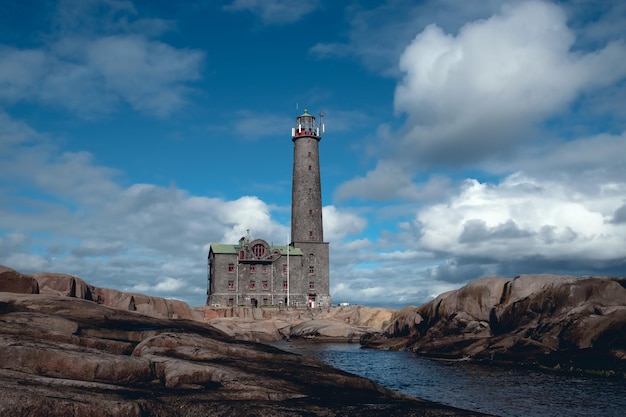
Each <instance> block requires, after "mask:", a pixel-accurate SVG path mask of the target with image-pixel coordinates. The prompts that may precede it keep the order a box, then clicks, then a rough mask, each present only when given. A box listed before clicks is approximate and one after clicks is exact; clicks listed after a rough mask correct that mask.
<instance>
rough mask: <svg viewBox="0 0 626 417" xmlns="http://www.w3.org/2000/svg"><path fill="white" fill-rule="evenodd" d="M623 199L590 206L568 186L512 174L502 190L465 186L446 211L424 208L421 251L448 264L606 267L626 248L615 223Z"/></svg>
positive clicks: (599, 199) (602, 199) (624, 234)
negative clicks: (545, 262)
mask: <svg viewBox="0 0 626 417" xmlns="http://www.w3.org/2000/svg"><path fill="white" fill-rule="evenodd" d="M622 200H623V196H622V195H620V194H604V195H599V196H596V197H595V198H593V199H588V198H586V196H584V195H582V194H581V193H579V192H577V191H576V190H575V189H572V188H571V187H568V186H567V185H564V184H561V183H554V182H549V181H545V180H544V181H537V180H535V179H533V178H529V177H525V176H523V175H520V174H514V175H511V176H509V177H507V178H506V179H504V180H503V181H501V182H500V183H499V184H497V185H494V184H488V183H480V182H478V181H476V180H468V181H467V182H466V183H465V184H464V186H463V188H462V189H461V190H460V192H459V194H458V195H456V196H455V197H454V198H452V199H451V200H450V201H449V202H448V203H447V204H434V205H431V206H429V207H426V208H424V209H423V210H421V211H420V212H419V213H418V215H417V217H416V220H415V221H416V222H417V223H419V225H420V228H421V233H422V234H421V237H420V245H421V247H422V248H424V249H427V250H432V251H434V252H437V253H439V254H448V256H450V257H459V258H463V257H464V258H474V259H480V260H481V262H482V263H485V264H488V263H507V262H519V261H521V260H524V259H528V258H533V257H538V258H539V257H542V258H546V259H552V260H555V261H557V262H558V261H559V260H569V259H578V260H580V261H584V260H586V261H589V262H592V263H594V264H595V265H599V264H601V263H602V262H605V263H606V264H607V265H608V264H609V263H611V262H612V261H614V260H619V259H621V258H622V257H623V247H624V245H625V244H626V231H624V230H623V229H621V228H619V227H616V226H615V225H613V224H611V223H610V220H611V219H612V218H613V213H614V212H615V211H616V210H617V209H618V208H619V207H621V205H622V204H623V203H622ZM521 272H522V271H520V272H519V273H521Z"/></svg>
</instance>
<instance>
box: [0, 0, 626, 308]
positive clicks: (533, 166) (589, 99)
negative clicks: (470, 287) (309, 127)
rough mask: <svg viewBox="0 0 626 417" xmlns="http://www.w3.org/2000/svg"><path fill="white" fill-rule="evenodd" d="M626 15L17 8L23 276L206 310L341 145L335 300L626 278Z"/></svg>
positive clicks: (8, 154) (12, 33) (391, 6)
mask: <svg viewBox="0 0 626 417" xmlns="http://www.w3.org/2000/svg"><path fill="white" fill-rule="evenodd" d="M625 27H626V5H625V4H624V3H623V2H621V1H603V2H596V1H591V0H589V1H586V0H575V1H574V0H573V1H562V2H548V1H496V0H493V1H482V2H456V1H452V0H440V1H422V2H419V1H404V0H388V1H386V2H385V1H378V2H369V1H345V2H336V1H324V0H312V1H307V2H293V1H285V0H265V1H261V0H234V1H224V2H219V1H206V0H205V1H187V2H169V1H154V0H151V1H147V0H137V1H125V0H62V1H52V0H49V1H45V0H41V1H27V2H24V1H16V0H14V1H11V0H9V1H7V2H4V11H3V14H2V16H0V264H3V265H6V266H9V267H11V268H13V269H16V270H18V271H20V272H24V273H31V272H39V271H52V272H65V273H70V274H74V275H76V276H79V277H81V278H83V279H85V280H86V281H88V282H89V283H91V284H93V285H98V286H103V287H112V288H117V289H120V290H124V291H134V292H142V293H147V294H153V295H157V296H163V297H173V298H179V299H183V300H185V301H187V302H188V303H190V304H191V305H200V304H203V303H204V302H205V299H206V255H207V251H208V247H209V244H210V242H224V243H226V242H236V241H237V240H238V238H239V237H241V236H243V235H244V234H246V230H248V229H249V230H250V235H251V237H252V238H264V239H266V240H268V241H270V242H272V243H275V244H285V243H286V241H287V239H288V235H289V230H288V228H289V222H290V219H289V216H290V197H291V168H292V166H291V164H292V152H293V144H292V141H291V137H290V132H291V127H292V124H293V120H294V117H295V116H296V115H298V114H299V113H301V112H302V110H303V109H305V108H307V109H309V111H310V112H311V113H314V114H318V113H319V112H320V111H324V112H325V113H326V117H325V123H326V127H327V129H326V134H325V136H324V138H323V140H322V141H321V143H320V158H321V170H322V191H323V204H324V231H325V239H326V240H328V241H329V242H330V244H331V246H330V248H331V293H332V295H333V297H334V300H335V301H336V302H339V301H350V302H353V303H360V304H366V305H382V306H390V307H401V306H405V305H418V304H421V303H423V302H425V301H427V300H429V299H431V298H432V297H434V296H435V295H437V294H439V293H441V292H443V291H447V290H451V289H454V288H458V287H460V286H462V285H463V284H465V283H466V282H468V281H470V280H473V279H476V278H478V277H480V276H484V275H492V274H497V275H502V276H506V277H512V276H515V275H519V274H524V273H559V274H575V275H624V271H625V270H626V164H625V162H624V155H626V133H625V128H626V126H625V125H626V101H625V100H624V97H626V43H625V36H626V31H625V30H624V28H625Z"/></svg>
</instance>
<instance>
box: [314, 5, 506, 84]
mask: <svg viewBox="0 0 626 417" xmlns="http://www.w3.org/2000/svg"><path fill="white" fill-rule="evenodd" d="M500 3H501V2H500V1H499V0H496V1H482V2H458V1H454V0H426V1H420V2H415V1H411V0H399V1H398V0H396V1H384V2H376V3H372V4H373V6H370V7H367V6H366V5H364V4H359V5H355V4H353V5H351V6H350V7H348V8H346V10H345V14H346V18H347V20H348V22H349V28H350V29H349V31H348V33H347V34H346V37H347V39H346V40H345V42H339V41H333V42H319V43H317V44H315V45H314V46H313V47H312V48H311V49H310V54H311V55H312V56H314V57H316V58H318V59H331V58H356V59H357V60H359V61H360V62H361V63H362V64H363V65H365V67H367V68H369V69H370V70H372V71H375V72H379V73H382V74H384V75H387V76H397V75H398V68H397V63H398V58H399V57H400V55H401V54H402V52H403V50H404V48H405V47H406V45H407V44H408V43H409V42H410V41H411V39H413V38H414V37H415V33H416V28H422V27H424V26H426V25H428V24H430V23H433V22H436V23H437V24H438V26H439V27H442V28H443V29H444V30H446V31H450V32H456V31H457V30H458V28H459V27H460V26H461V25H462V24H464V23H465V22H467V21H468V20H475V19H481V18H485V17H488V16H489V15H490V14H491V13H492V12H493V11H495V10H497V9H498V7H499V5H500Z"/></svg>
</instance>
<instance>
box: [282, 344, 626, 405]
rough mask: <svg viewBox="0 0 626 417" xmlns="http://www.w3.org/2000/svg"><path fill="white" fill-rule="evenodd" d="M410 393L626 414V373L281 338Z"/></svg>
mask: <svg viewBox="0 0 626 417" xmlns="http://www.w3.org/2000/svg"><path fill="white" fill-rule="evenodd" d="M274 345H275V346H277V347H279V348H281V349H284V350H287V351H290V352H293V353H298V354H301V355H304V356H309V357H314V358H317V359H320V360H321V361H323V362H325V363H327V364H329V365H332V366H334V367H336V368H339V369H342V370H344V371H347V372H350V373H353V374H356V375H360V376H363V377H366V378H369V379H371V380H373V381H376V382H378V383H379V384H381V385H383V386H385V387H387V388H391V389H393V390H396V391H400V392H403V393H405V394H408V395H411V396H413V397H417V398H421V399H425V400H430V401H435V402H438V403H441V404H446V405H450V406H453V407H458V408H462V409H466V410H472V411H479V412H483V413H487V414H491V415H494V416H502V417H529V416H537V417H558V416H568V417H576V416H589V417H592V416H593V417H599V416H606V417H626V379H623V378H610V377H601V376H590V375H571V374H564V373H556V372H550V371H540V370H536V369H529V368H524V367H514V366H501V365H498V366H496V365H487V364H477V363H472V362H467V361H440V360H433V359H427V358H423V357H420V356H418V355H416V354H414V353H411V352H397V351H379V350H370V349H362V348H361V346H360V345H359V344H357V343H310V342H280V343H276V344H274Z"/></svg>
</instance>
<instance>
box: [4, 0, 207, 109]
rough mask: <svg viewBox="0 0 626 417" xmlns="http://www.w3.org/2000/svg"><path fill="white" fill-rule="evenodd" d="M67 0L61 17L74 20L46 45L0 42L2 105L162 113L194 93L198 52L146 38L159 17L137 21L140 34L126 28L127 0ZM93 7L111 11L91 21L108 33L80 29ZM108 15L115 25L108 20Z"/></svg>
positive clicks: (131, 11)
mask: <svg viewBox="0 0 626 417" xmlns="http://www.w3.org/2000/svg"><path fill="white" fill-rule="evenodd" d="M69 3H72V4H73V5H74V6H77V7H75V8H72V7H71V4H69ZM69 3H68V2H65V3H64V4H61V5H60V10H62V11H63V10H64V11H65V12H63V13H61V11H60V12H59V13H60V15H62V16H61V17H60V21H62V22H66V23H67V22H70V21H71V22H72V24H69V25H67V24H61V25H60V27H61V28H62V30H59V31H58V33H55V34H54V36H51V38H52V40H51V41H49V42H48V43H47V44H46V45H45V46H43V47H41V48H39V49H36V48H31V49H16V48H12V47H8V46H3V45H0V102H5V103H15V102H22V101H25V102H38V103H43V104H46V105H53V106H55V107H60V108H65V109H68V110H70V111H73V112H77V113H79V114H81V115H83V116H92V115H94V114H98V113H102V112H108V111H110V110H111V109H112V108H114V106H116V105H118V104H120V103H122V104H126V105H129V106H131V107H132V108H133V109H135V110H138V111H140V112H144V113H147V114H151V115H157V116H165V115H168V114H170V113H172V112H174V111H176V110H178V109H180V108H181V107H182V106H183V105H184V104H185V102H186V97H187V96H188V95H189V93H190V92H191V91H192V90H191V88H190V87H189V83H190V82H193V81H195V80H198V79H199V78H200V69H201V66H202V64H203V60H204V53H203V52H201V51H198V50H190V49H177V48H174V47H172V46H170V45H167V44H164V43H162V42H159V41H156V40H152V39H150V38H149V36H153V35H155V34H156V32H158V31H155V30H154V26H155V25H156V26H158V25H157V22H153V24H152V25H150V24H148V23H146V22H144V24H142V25H140V26H141V27H144V28H146V31H145V33H138V32H137V30H136V29H137V28H138V27H135V26H133V27H132V28H131V27H130V26H129V25H128V20H125V19H124V16H126V17H128V16H129V15H130V16H132V15H134V13H135V11H134V8H133V7H132V4H131V3H129V2H101V1H91V2H89V4H83V6H89V7H78V6H80V5H77V4H76V3H80V4H82V3H83V2H69ZM96 5H100V6H102V9H101V10H102V11H104V10H110V11H111V14H110V15H108V16H107V14H106V13H104V14H101V15H99V16H100V17H99V19H100V20H98V21H97V22H93V27H98V28H100V27H104V26H106V27H107V28H108V30H105V32H108V33H91V32H88V33H85V31H83V30H82V29H83V28H84V25H86V22H87V21H89V19H88V18H93V16H90V15H88V14H87V12H88V11H89V9H90V8H93V7H95V6H96ZM68 11H70V13H69V15H68ZM70 15H71V16H73V19H70V18H69V16H70ZM102 16H104V17H102ZM84 19H87V20H84ZM107 19H109V20H107ZM111 19H113V20H116V21H117V22H118V23H119V24H112V22H111ZM117 19H119V20H117ZM131 26H132V25H131ZM148 26H150V27H152V28H151V29H150V30H148V29H149V28H148Z"/></svg>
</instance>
